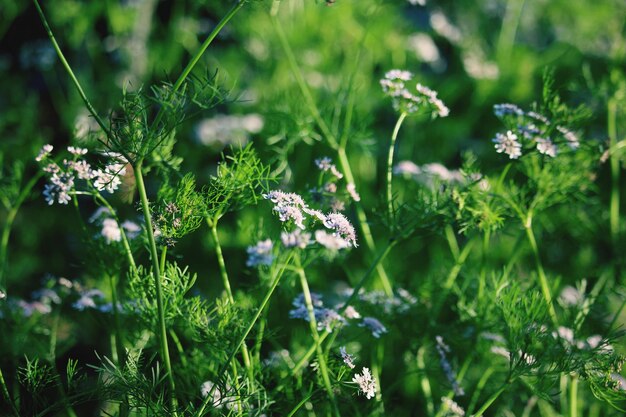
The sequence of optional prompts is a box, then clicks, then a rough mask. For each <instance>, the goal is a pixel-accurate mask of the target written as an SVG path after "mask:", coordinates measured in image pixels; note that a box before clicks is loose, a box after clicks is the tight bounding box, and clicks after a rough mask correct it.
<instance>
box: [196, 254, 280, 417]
mask: <svg viewBox="0 0 626 417" xmlns="http://www.w3.org/2000/svg"><path fill="white" fill-rule="evenodd" d="M290 261H291V256H290V257H289V258H288V259H287V261H286V262H285V263H284V264H283V267H282V269H280V270H277V271H276V272H275V277H274V280H273V281H272V284H271V285H270V288H269V290H268V291H267V293H266V294H265V297H264V298H263V301H261V305H260V306H259V309H258V310H257V312H256V313H255V314H254V317H253V318H252V320H251V321H250V323H249V324H248V327H246V330H245V331H244V332H243V334H242V335H241V337H240V338H239V340H238V341H237V343H236V344H235V347H234V349H233V350H232V352H231V353H230V355H229V356H228V358H227V359H226V362H224V365H222V367H221V368H220V370H219V372H218V373H217V374H218V375H219V376H222V375H223V374H224V371H225V370H226V367H227V366H228V364H230V363H231V362H232V360H233V358H234V357H235V355H236V354H237V352H239V349H240V348H241V346H242V345H243V343H244V342H245V340H246V337H248V334H250V332H251V331H252V328H253V327H254V325H255V324H256V322H257V320H258V319H259V317H260V316H261V314H262V313H263V310H264V309H265V307H266V306H267V304H268V303H269V300H270V298H271V297H272V294H274V290H276V287H278V284H279V283H280V279H281V277H282V276H283V274H284V272H285V269H286V268H287V265H288V264H289V262H290ZM216 387H217V384H215V385H213V389H211V391H210V392H209V393H208V394H207V396H206V398H205V399H204V401H203V402H202V405H201V406H200V409H199V410H198V411H197V412H196V413H195V414H194V415H195V416H196V417H200V416H203V415H204V410H205V409H206V407H207V406H208V405H209V402H210V401H211V395H212V393H213V391H214V390H215V388H216Z"/></svg>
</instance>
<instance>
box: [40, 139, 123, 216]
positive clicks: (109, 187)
mask: <svg viewBox="0 0 626 417" xmlns="http://www.w3.org/2000/svg"><path fill="white" fill-rule="evenodd" d="M52 149H53V147H52V145H44V146H43V148H42V149H41V151H40V152H39V155H37V157H36V158H35V160H36V161H37V162H40V163H42V164H45V165H43V170H44V171H45V172H46V173H47V174H48V180H49V182H48V183H47V184H46V185H45V186H44V190H43V195H44V198H45V199H46V202H47V203H48V204H49V205H52V204H54V203H55V202H57V203H58V204H67V203H68V202H69V201H70V200H71V199H72V197H71V195H72V194H74V193H75V181H76V180H84V181H85V182H86V183H87V184H89V186H90V187H93V188H94V189H95V190H97V191H108V192H109V193H113V192H114V191H115V190H117V189H118V187H119V186H120V184H121V183H122V181H121V179H120V177H121V176H123V175H124V174H125V173H126V168H125V165H126V163H127V161H126V160H125V159H124V158H123V157H122V156H121V155H119V154H115V153H107V154H105V155H106V156H108V157H109V158H110V160H109V163H108V164H107V165H105V167H104V169H92V168H91V165H90V164H89V163H88V162H87V161H86V160H84V159H81V157H83V156H84V155H86V154H87V149H83V148H78V147H74V146H68V147H67V150H68V152H69V153H70V154H71V155H72V158H71V159H63V162H62V164H60V165H59V164H58V163H57V162H55V161H53V160H51V159H50V153H51V152H52Z"/></svg>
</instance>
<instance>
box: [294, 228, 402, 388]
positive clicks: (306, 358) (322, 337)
mask: <svg viewBox="0 0 626 417" xmlns="http://www.w3.org/2000/svg"><path fill="white" fill-rule="evenodd" d="M396 242H397V241H395V240H394V241H390V242H389V243H388V244H387V246H386V247H385V249H384V250H383V251H382V252H381V253H380V254H379V255H378V256H377V257H376V259H375V260H374V262H373V263H372V265H370V267H369V269H368V270H367V272H366V273H365V275H363V278H361V280H360V281H359V283H358V284H357V285H356V286H355V287H354V288H353V289H352V294H351V295H350V297H348V299H347V300H346V302H345V303H344V304H343V306H341V308H340V309H339V310H338V311H337V312H338V313H339V314H342V313H343V312H344V311H345V310H346V308H348V306H349V305H350V303H352V302H353V301H354V300H356V299H357V297H358V296H359V290H360V289H361V288H363V287H364V286H365V284H366V283H367V281H369V279H370V277H371V276H372V274H373V272H374V270H375V269H376V267H377V266H378V265H379V264H380V263H381V262H382V261H383V259H385V257H386V256H387V254H388V253H389V252H390V251H391V248H393V246H394V245H395V243H396ZM329 334H330V332H329V331H328V330H324V332H322V334H321V335H320V339H319V343H323V342H324V340H325V339H326V338H327V337H328V335H329ZM316 350H317V343H313V345H312V346H311V347H309V350H307V352H306V353H305V354H304V355H303V356H302V357H301V358H300V360H299V361H298V363H296V365H295V366H294V367H293V368H292V369H291V376H294V375H296V374H297V373H298V372H299V371H300V370H301V369H302V368H303V367H304V365H305V364H306V363H307V362H308V361H309V359H310V358H311V356H313V354H314V353H315V352H316Z"/></svg>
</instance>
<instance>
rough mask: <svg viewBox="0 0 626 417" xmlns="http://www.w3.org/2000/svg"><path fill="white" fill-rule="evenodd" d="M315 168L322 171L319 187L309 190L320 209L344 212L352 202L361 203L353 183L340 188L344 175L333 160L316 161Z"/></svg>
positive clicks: (320, 159) (324, 158)
mask: <svg viewBox="0 0 626 417" xmlns="http://www.w3.org/2000/svg"><path fill="white" fill-rule="evenodd" d="M315 166H316V167H317V168H318V170H319V171H320V178H319V184H321V185H320V186H318V187H314V188H311V189H310V190H309V192H310V194H311V198H312V200H313V202H314V203H315V204H317V205H318V206H320V207H328V208H329V209H330V210H331V211H333V212H339V211H343V210H345V208H346V204H347V203H349V202H350V201H361V196H360V195H359V193H358V192H357V191H356V186H355V185H354V184H353V183H345V187H344V186H343V184H342V186H340V181H341V180H342V179H343V174H342V173H341V172H340V171H339V170H338V169H337V167H336V166H335V164H333V161H332V159H331V158H329V157H327V156H325V157H323V158H318V159H316V160H315Z"/></svg>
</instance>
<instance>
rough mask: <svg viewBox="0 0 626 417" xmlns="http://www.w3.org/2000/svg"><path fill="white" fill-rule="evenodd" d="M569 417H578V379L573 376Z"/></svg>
mask: <svg viewBox="0 0 626 417" xmlns="http://www.w3.org/2000/svg"><path fill="white" fill-rule="evenodd" d="M569 417H578V377H577V376H576V375H572V383H571V384H570V387H569Z"/></svg>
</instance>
